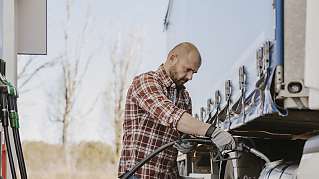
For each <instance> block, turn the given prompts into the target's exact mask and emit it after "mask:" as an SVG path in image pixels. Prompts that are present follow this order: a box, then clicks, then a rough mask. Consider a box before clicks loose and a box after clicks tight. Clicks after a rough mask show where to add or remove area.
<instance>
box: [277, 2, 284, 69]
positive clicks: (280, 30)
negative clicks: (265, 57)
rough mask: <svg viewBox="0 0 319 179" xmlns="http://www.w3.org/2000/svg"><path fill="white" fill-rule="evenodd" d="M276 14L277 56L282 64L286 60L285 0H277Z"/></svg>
mask: <svg viewBox="0 0 319 179" xmlns="http://www.w3.org/2000/svg"><path fill="white" fill-rule="evenodd" d="M275 14H276V30H275V39H276V58H277V60H279V62H280V64H283V62H284V0H276V1H275Z"/></svg>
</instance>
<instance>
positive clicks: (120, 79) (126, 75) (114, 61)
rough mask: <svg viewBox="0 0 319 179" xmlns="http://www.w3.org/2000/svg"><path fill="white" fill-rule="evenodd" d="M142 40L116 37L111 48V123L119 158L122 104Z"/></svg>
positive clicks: (136, 67) (136, 36) (135, 65)
mask: <svg viewBox="0 0 319 179" xmlns="http://www.w3.org/2000/svg"><path fill="white" fill-rule="evenodd" d="M141 45H142V40H141V38H140V37H139V36H138V35H137V33H135V34H129V35H128V38H127V39H121V36H119V37H118V39H117V40H116V42H115V43H114V45H113V46H112V47H111V53H110V62H111V65H112V75H113V76H112V80H111V94H110V93H107V95H111V97H110V98H111V101H112V104H111V106H112V111H113V122H114V132H115V141H114V143H115V154H116V155H117V156H119V154H120V148H121V135H122V123H123V119H124V109H125V108H124V105H125V104H124V103H125V96H126V91H127V88H128V86H129V82H130V80H131V79H132V77H133V75H134V74H135V73H136V71H137V69H138V66H139V64H140V60H139V58H140V51H141Z"/></svg>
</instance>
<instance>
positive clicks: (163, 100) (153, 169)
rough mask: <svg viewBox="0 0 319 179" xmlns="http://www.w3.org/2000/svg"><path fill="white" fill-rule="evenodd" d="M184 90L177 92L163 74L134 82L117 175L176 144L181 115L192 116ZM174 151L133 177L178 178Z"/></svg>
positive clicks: (147, 75)
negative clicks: (159, 150)
mask: <svg viewBox="0 0 319 179" xmlns="http://www.w3.org/2000/svg"><path fill="white" fill-rule="evenodd" d="M191 106H192V104H191V99H190V97H189V94H188V92H187V91H186V89H185V87H184V86H183V87H182V88H177V87H176V85H175V83H174V82H173V80H172V79H171V78H170V77H169V76H168V74H167V72H166V71H165V70H164V67H163V65H161V66H160V67H159V69H158V70H157V71H150V72H147V73H144V74H141V75H139V76H137V77H135V78H134V80H133V82H132V84H131V86H130V88H129V89H128V92H127V97H126V104H125V117H124V123H123V141H122V152H121V158H120V162H119V175H121V174H123V173H125V172H126V171H127V170H130V169H131V168H132V167H133V166H134V165H135V164H137V163H138V162H139V161H141V160H142V159H144V158H145V157H146V156H148V155H149V154H150V153H152V152H153V151H154V150H156V149H157V148H158V147H160V146H162V145H165V144H167V143H169V142H172V141H174V140H177V139H178V138H179V137H180V136H181V135H182V133H180V132H179V131H177V129H176V125H177V122H178V121H179V119H180V118H181V116H182V114H183V113H184V112H188V113H190V114H191V113H192V107H191ZM176 159H177V150H176V149H175V148H173V147H169V148H168V149H166V150H164V151H162V152H161V153H159V154H158V155H156V156H155V157H153V158H152V159H151V160H150V161H149V162H147V163H146V164H145V165H144V166H143V167H141V168H140V169H139V170H137V172H136V173H135V176H137V177H138V178H141V179H142V178H143V179H155V178H156V179H157V178H165V179H166V178H167V179H175V178H178V176H179V175H178V170H177V163H176Z"/></svg>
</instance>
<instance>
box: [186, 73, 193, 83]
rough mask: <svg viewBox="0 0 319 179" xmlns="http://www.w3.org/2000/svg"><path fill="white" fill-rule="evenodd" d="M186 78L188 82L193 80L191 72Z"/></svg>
mask: <svg viewBox="0 0 319 179" xmlns="http://www.w3.org/2000/svg"><path fill="white" fill-rule="evenodd" d="M186 78H187V80H188V81H190V80H192V79H193V73H192V72H189V73H187V75H186Z"/></svg>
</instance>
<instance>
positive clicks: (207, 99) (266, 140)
mask: <svg viewBox="0 0 319 179" xmlns="http://www.w3.org/2000/svg"><path fill="white" fill-rule="evenodd" d="M318 18H319V1H317V0H273V1H271V0H262V1H253V0H248V1H230V0H229V1H214V0H201V1H196V0H169V3H168V7H167V11H166V15H165V19H164V32H165V33H166V35H167V48H168V49H171V48H172V47H174V46H175V45H176V44H178V43H179V42H183V41H189V42H192V43H194V44H195V45H196V46H197V47H198V48H199V50H200V52H201V55H202V59H203V62H202V67H201V68H202V69H200V71H199V74H198V77H196V78H195V79H194V80H193V82H192V83H193V84H192V85H191V86H190V87H189V89H190V93H191V95H193V98H192V100H193V104H194V106H195V108H196V107H197V110H198V111H199V112H198V113H197V114H194V116H195V117H197V118H198V119H199V120H202V121H204V122H208V123H211V124H213V125H216V126H217V127H221V128H223V129H224V130H227V131H229V132H230V133H231V134H232V135H233V136H234V138H235V139H236V142H237V143H238V144H242V145H243V146H246V147H245V148H246V150H237V151H236V150H235V151H230V152H229V153H224V154H223V155H224V156H226V157H224V158H221V159H220V160H216V150H217V149H216V148H214V147H213V146H212V145H198V146H197V148H196V149H195V150H194V151H192V152H190V153H188V154H179V156H178V159H177V162H178V167H179V172H180V175H181V176H183V177H185V178H205V179H208V178H214V179H215V178H220V179H257V178H259V179H266V178H278V179H279V178H287V179H288V178H305V179H311V178H313V179H314V178H318V177H319V171H318V168H317V166H316V165H318V164H319V70H318V69H317V68H318V67H319V43H318V42H319V20H318ZM201 71H203V72H202V74H201ZM200 101H201V102H200Z"/></svg>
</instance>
